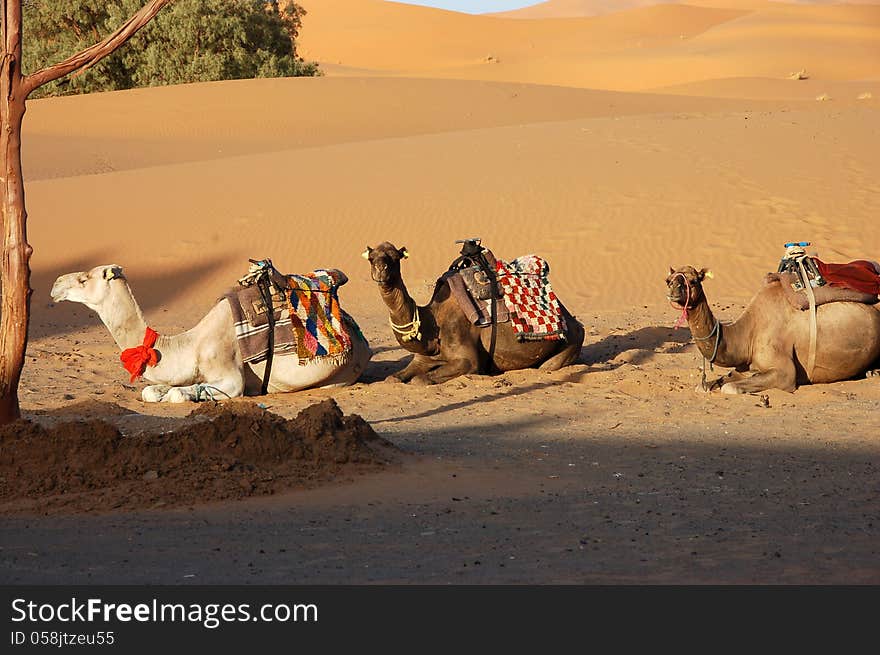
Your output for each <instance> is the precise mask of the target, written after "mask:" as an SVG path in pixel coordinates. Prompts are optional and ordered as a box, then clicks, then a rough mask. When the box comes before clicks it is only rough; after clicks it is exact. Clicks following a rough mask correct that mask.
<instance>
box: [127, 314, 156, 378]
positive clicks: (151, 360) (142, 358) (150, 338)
mask: <svg viewBox="0 0 880 655" xmlns="http://www.w3.org/2000/svg"><path fill="white" fill-rule="evenodd" d="M158 338H159V333H158V332H156V331H155V330H153V329H152V328H150V327H148V328H147V330H146V332H145V333H144V345H142V346H137V347H135V348H126V349H125V350H123V351H122V354H121V355H120V356H119V359H120V360H121V361H122V365H123V366H124V367H125V370H126V371H128V372H129V373H131V380H130V381H131V382H134V381H135V380H137V379H138V378H139V377H140V376H141V375H143V374H144V371H145V370H147V366H155V365H156V364H158V363H159V353H158V352H156V351H155V350H154V349H153V346H154V345H155V344H156V339H158Z"/></svg>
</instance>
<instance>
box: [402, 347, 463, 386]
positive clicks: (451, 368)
mask: <svg viewBox="0 0 880 655" xmlns="http://www.w3.org/2000/svg"><path fill="white" fill-rule="evenodd" d="M475 355H476V353H475ZM477 370H478V366H477V360H476V358H474V359H467V358H465V357H461V358H459V359H453V360H450V361H448V362H446V363H444V364H443V365H442V366H439V367H437V368H435V369H434V370H433V371H429V372H428V373H425V374H424V375H419V376H417V377H415V378H413V380H412V381H413V383H416V384H442V383H444V382H447V381H449V380H452V379H453V378H457V377H459V376H460V375H467V374H468V373H476V372H477Z"/></svg>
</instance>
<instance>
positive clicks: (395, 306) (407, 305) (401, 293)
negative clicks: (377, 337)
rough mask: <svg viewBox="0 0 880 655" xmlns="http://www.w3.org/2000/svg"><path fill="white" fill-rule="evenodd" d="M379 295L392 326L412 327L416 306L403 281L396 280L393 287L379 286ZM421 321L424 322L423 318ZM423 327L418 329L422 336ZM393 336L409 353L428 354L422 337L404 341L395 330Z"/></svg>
mask: <svg viewBox="0 0 880 655" xmlns="http://www.w3.org/2000/svg"><path fill="white" fill-rule="evenodd" d="M379 293H380V294H381V295H382V300H383V301H384V302H385V305H386V306H387V307H388V312H389V313H390V315H391V316H390V319H391V322H392V323H393V324H394V325H397V326H400V327H401V328H403V329H404V330H406V329H407V328H408V327H410V326H412V325H413V321H415V320H416V309H417V305H416V301H415V300H413V298H412V296H410V295H409V292H408V291H407V290H406V285H405V284H404V283H403V280H401V279H398V280H397V282H396V283H395V284H394V285H392V286H388V287H386V286H382V285H380V286H379ZM421 320H424V318H422V319H421ZM425 327H426V326H425V325H422V326H421V327H420V330H421V333H422V334H424V331H425ZM394 336H395V338H396V339H397V343H399V344H400V345H401V346H403V347H404V348H406V349H407V350H408V351H409V352H411V353H417V354H427V353H428V349H427V348H426V346H425V339H424V337H423V336H422V337H420V338H418V339H416V340H406V341H404V339H403V337H402V335H401V334H400V333H398V331H397V330H395V331H394Z"/></svg>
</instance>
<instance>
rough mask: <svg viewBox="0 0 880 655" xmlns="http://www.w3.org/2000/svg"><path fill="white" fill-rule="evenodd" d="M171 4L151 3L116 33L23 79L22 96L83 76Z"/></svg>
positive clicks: (157, 0)
mask: <svg viewBox="0 0 880 655" xmlns="http://www.w3.org/2000/svg"><path fill="white" fill-rule="evenodd" d="M170 2H174V0H150V2H149V3H148V4H146V5H145V6H144V7H143V8H142V9H141V10H140V11H139V12H137V13H136V14H134V15H133V16H132V17H131V18H129V19H128V20H127V21H126V22H125V23H123V24H122V25H121V26H120V27H119V29H117V30H116V31H115V32H113V34H111V35H110V36H108V37H107V38H106V39H104V40H103V41H101V42H100V43H96V44H95V45H93V46H91V47H89V48H86V49H85V50H83V51H82V52H79V53H77V54H75V55H73V56H72V57H68V58H67V59H65V60H64V61H62V62H60V63H57V64H54V65H53V66H47V67H46V68H43V69H40V70H38V71H36V72H35V73H31V74H30V75H28V76H26V77H25V78H24V79H22V82H21V88H22V90H23V91H24V93H25V96H27V95H29V94H30V93H31V92H32V91H33V90H34V89H36V88H37V87H40V86H43V85H44V84H48V83H49V82H54V81H55V80H57V79H60V78H62V77H64V76H65V75H68V74H70V73H74V71H79V72H80V73H82V72H84V71H86V70H87V69H89V68H91V67H92V66H94V65H95V64H97V63H98V62H99V61H101V60H102V59H103V58H104V57H106V56H107V55H109V54H112V53H113V52H114V51H115V50H116V49H117V48H119V47H120V46H121V45H123V44H124V43H125V42H126V41H128V40H129V39H130V38H131V37H132V36H134V35H135V34H136V33H137V31H138V30H139V29H141V28H142V27H143V26H144V25H146V24H147V23H149V22H150V21H151V20H152V19H153V17H154V16H155V15H156V14H158V13H159V10H160V9H162V7H164V6H165V5H167V4H169V3H170Z"/></svg>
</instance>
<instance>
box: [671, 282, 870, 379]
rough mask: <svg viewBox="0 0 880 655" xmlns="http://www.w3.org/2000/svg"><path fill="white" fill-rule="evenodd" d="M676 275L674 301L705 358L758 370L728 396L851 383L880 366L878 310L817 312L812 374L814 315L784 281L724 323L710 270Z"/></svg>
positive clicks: (836, 306) (844, 307)
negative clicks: (794, 300) (710, 294)
mask: <svg viewBox="0 0 880 655" xmlns="http://www.w3.org/2000/svg"><path fill="white" fill-rule="evenodd" d="M669 271H670V275H669V277H667V278H666V286H667V289H668V294H667V298H668V299H669V300H670V301H671V302H673V303H676V304H677V305H678V306H680V307H683V308H686V313H687V321H688V325H689V326H690V329H691V334H692V335H693V338H694V341H695V342H696V344H697V347H698V348H699V350H700V352H701V353H702V355H703V357H705V358H706V359H707V360H709V361H711V362H712V363H713V364H716V365H718V366H722V367H724V368H734V369H736V370H737V371H738V372H740V373H743V372H746V371H753V372H754V374H753V375H751V376H749V377H746V378H744V379H742V380H735V381H730V382H725V383H724V384H722V386H721V391H722V392H724V393H731V394H736V393H755V392H758V391H764V390H766V389H782V390H784V391H794V390H795V389H796V388H797V386H798V385H801V384H806V383H822V382H837V381H840V380H847V379H850V378H853V377H856V376H858V375H862V374H864V373H866V372H867V371H869V370H871V369H872V368H874V367H876V366H878V365H880V361H878V358H880V312H878V311H877V310H876V309H874V308H873V307H871V306H870V305H865V304H862V303H856V302H832V303H829V304H826V305H821V306H819V307H818V308H817V327H818V339H817V345H816V361H815V365H814V367H813V371H812V374H810V375H808V374H807V370H806V367H807V360H808V357H809V348H810V312H809V311H801V310H798V309H795V308H794V307H792V306H791V304H790V303H789V302H788V301H787V300H786V299H785V297H784V295H783V294H784V292H783V289H782V285H781V283H780V282H779V281H778V280H771V278H769V277H768V278H767V279H765V283H764V286H763V287H762V288H761V290H760V291H758V293H757V294H756V295H755V297H754V298H752V300H751V302H750V303H749V305H748V307H746V309H745V311H744V312H743V314H742V315H741V316H740V317H739V318H738V319H737V320H736V321H734V322H733V323H721V322H719V321H718V319H716V318H715V316H714V315H713V314H712V309H711V308H710V307H709V303H708V301H707V300H706V295H705V293H704V292H703V286H702V283H703V280H704V279H705V278H706V274H707V270H706V269H702V270H700V271H698V270H696V269H695V268H693V267H692V266H685V267H683V268H679V269H677V270H676V269H673V268H670V269H669ZM722 380H723V378H722Z"/></svg>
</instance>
